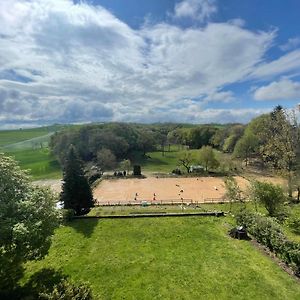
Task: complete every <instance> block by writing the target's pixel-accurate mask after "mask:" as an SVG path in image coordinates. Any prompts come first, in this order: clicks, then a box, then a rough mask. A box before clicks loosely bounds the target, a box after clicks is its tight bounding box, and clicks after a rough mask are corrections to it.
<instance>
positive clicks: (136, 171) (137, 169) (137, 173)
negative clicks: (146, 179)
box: [133, 165, 142, 176]
mask: <svg viewBox="0 0 300 300" xmlns="http://www.w3.org/2000/svg"><path fill="white" fill-rule="evenodd" d="M133 175H134V176H140V175H142V171H141V166H140V165H134V166H133Z"/></svg>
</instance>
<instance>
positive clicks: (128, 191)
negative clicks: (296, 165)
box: [34, 176, 286, 204]
mask: <svg viewBox="0 0 300 300" xmlns="http://www.w3.org/2000/svg"><path fill="white" fill-rule="evenodd" d="M235 179H236V180H237V182H238V184H239V186H240V188H241V189H242V190H246V189H247V187H248V185H249V181H248V180H246V179H245V178H243V177H239V176H237V177H235ZM256 179H258V180H261V181H268V182H273V183H275V184H280V185H284V184H286V180H284V179H281V178H278V177H262V176H261V177H260V176H259V177H256ZM34 183H35V184H37V185H39V186H47V187H50V188H51V189H52V190H53V191H54V192H57V193H59V192H60V191H61V183H62V182H61V180H39V181H35V182H34ZM136 194H137V195H136ZM224 195H225V187H224V181H223V178H220V177H198V178H197V177H193V178H156V177H147V178H145V179H112V180H103V181H101V182H100V184H99V185H98V186H97V187H96V188H95V189H94V197H95V199H96V200H97V202H98V203H99V204H108V203H109V204H117V203H119V202H120V203H141V201H147V202H148V201H152V202H154V203H155V202H161V201H162V202H172V201H174V202H175V201H176V202H177V201H183V202H191V201H193V202H199V203H204V202H209V201H214V202H218V201H221V200H222V198H223V197H224ZM135 199H136V200H135Z"/></svg>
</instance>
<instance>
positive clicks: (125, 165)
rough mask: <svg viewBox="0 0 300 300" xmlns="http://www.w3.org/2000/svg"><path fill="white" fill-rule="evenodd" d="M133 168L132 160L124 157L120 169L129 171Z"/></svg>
mask: <svg viewBox="0 0 300 300" xmlns="http://www.w3.org/2000/svg"><path fill="white" fill-rule="evenodd" d="M130 168H131V161H130V160H129V159H124V160H122V161H121V162H120V169H121V170H125V171H127V173H128V172H129V170H130Z"/></svg>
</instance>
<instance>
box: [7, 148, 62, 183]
mask: <svg viewBox="0 0 300 300" xmlns="http://www.w3.org/2000/svg"><path fill="white" fill-rule="evenodd" d="M6 154H7V155H10V156H13V157H14V158H15V159H16V160H17V161H18V163H19V165H20V167H21V168H22V169H25V170H29V174H30V175H31V176H32V177H33V179H36V180H37V179H52V178H53V179H56V178H57V179H58V178H61V177H62V174H61V168H60V165H59V163H58V161H57V160H56V158H55V157H54V156H52V155H51V153H50V151H49V149H48V148H44V149H28V150H23V151H15V152H8V153H6Z"/></svg>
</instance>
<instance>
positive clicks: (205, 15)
mask: <svg viewBox="0 0 300 300" xmlns="http://www.w3.org/2000/svg"><path fill="white" fill-rule="evenodd" d="M217 10H218V8H217V6H216V1H215V0H183V1H181V2H179V3H177V4H176V5H175V9H174V17H175V18H192V19H194V20H198V21H200V22H204V21H206V20H207V19H209V18H210V16H211V15H213V14H214V13H216V12H217Z"/></svg>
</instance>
